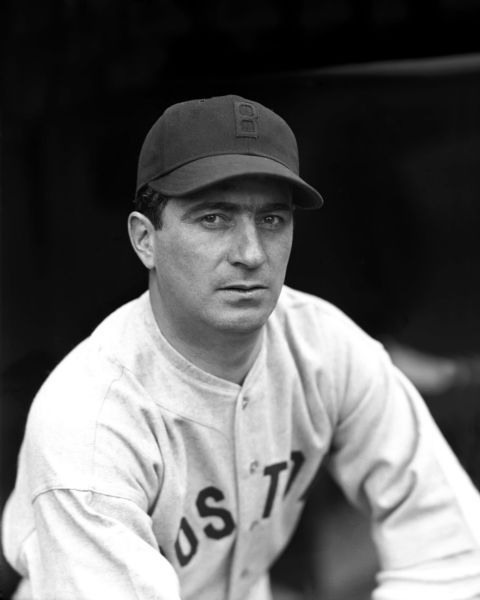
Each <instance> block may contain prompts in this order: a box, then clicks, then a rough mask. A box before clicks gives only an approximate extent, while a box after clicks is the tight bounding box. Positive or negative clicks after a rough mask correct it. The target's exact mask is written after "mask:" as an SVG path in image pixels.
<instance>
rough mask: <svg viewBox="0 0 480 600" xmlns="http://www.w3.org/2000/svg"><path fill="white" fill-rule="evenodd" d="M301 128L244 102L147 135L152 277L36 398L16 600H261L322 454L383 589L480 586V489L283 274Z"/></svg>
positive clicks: (325, 306)
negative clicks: (358, 520) (365, 524)
mask: <svg viewBox="0 0 480 600" xmlns="http://www.w3.org/2000/svg"><path fill="white" fill-rule="evenodd" d="M321 204H322V199H321V197H320V195H319V194H318V192H316V191H315V190H314V189H313V188H312V187H310V186H309V185H308V184H307V183H305V182H304V181H303V180H302V179H301V178H300V177H299V175H298V154H297V146H296V142H295V138H294V135H293V133H292V132H291V130H290V129H289V127H288V125H287V124H286V123H285V122H284V121H283V120H282V119H281V118H280V117H279V116H277V115H276V114H275V113H273V112H272V111H270V110H269V109H267V108H265V107H263V106H261V105H260V104H258V103H256V102H252V101H250V100H245V99H243V98H240V97H237V96H225V97H220V98H211V99H208V100H195V101H191V102H185V103H181V104H177V105H174V106H172V107H170V108H169V109H168V110H167V111H166V112H165V113H164V114H163V115H162V116H161V117H160V119H159V120H158V121H157V122H156V123H155V124H154V126H153V127H152V129H151V130H150V132H149V133H148V135H147V137H146V140H145V142H144V145H143V148H142V151H141V154H140V160H139V167H138V187H137V200H136V209H137V210H135V211H134V212H132V214H131V215H130V217H129V234H130V239H131V242H132V245H133V248H134V250H135V252H136V253H137V255H138V256H139V258H140V260H141V261H142V263H143V264H144V265H145V267H146V268H147V269H148V273H149V289H148V292H146V293H145V294H143V295H142V296H141V297H140V298H138V299H136V300H134V301H132V302H130V303H128V304H127V305H125V306H123V307H121V308H120V309H118V310H117V311H116V312H114V313H113V314H112V315H110V316H109V317H108V318H107V319H106V320H105V321H104V322H103V323H101V324H100V326H99V327H98V328H97V329H96V330H95V331H94V332H93V334H92V335H91V336H90V337H89V338H88V339H86V340H85V341H84V342H82V343H81V344H80V345H79V346H78V347H77V348H75V349H74V350H73V351H72V352H71V353H70V355H69V356H67V357H66V358H65V359H64V360H63V361H62V363H61V364H60V365H59V366H58V367H57V368H56V370H55V371H54V372H53V373H52V374H51V375H50V377H49V378H48V379H47V381H46V382H45V384H44V386H43V387H42V388H41V390H40V392H39V394H38V395H37V397H36V399H35V401H34V402H33V405H32V408H31V412H30V416H29V419H28V424H27V429H26V434H25V439H24V442H23V445H22V450H21V454H20V459H19V469H18V477H17V482H16V487H15V490H14V492H13V494H12V496H11V498H10V500H9V503H8V504H7V508H6V512H5V516H4V536H3V541H4V547H5V554H6V557H7V559H8V560H9V562H10V563H11V565H12V566H13V567H14V568H15V569H16V570H17V571H18V572H19V573H20V574H21V576H22V580H21V583H20V585H19V587H18V589H17V592H16V595H15V598H16V599H27V598H28V599H30V598H35V599H37V598H38V599H45V600H53V599H58V600H67V599H72V600H73V599H75V600H79V599H97V598H98V599H104V598H115V599H116V600H123V599H125V600H127V599H129V600H130V599H132V600H133V599H135V600H139V599H142V600H144V599H147V598H148V599H156V600H178V599H179V598H182V599H183V600H190V599H192V600H193V599H194V600H227V599H228V600H267V599H268V598H270V592H269V582H268V571H269V567H270V566H271V564H272V562H273V561H274V559H275V558H276V557H277V556H278V554H279V553H280V552H281V550H282V548H283V547H284V546H285V544H286V542H287V540H288V538H289V536H290V535H291V533H292V532H293V530H294V528H295V525H296V523H297V520H298V518H299V516H300V513H301V511H302V507H303V503H304V500H305V496H306V492H307V490H308V487H309V485H310V483H311V481H312V479H313V478H314V475H315V473H316V471H317V470H318V467H319V465H320V464H321V462H322V461H323V460H327V461H328V463H329V465H330V468H331V470H332V473H333V474H334V476H335V477H336V479H337V480H338V482H339V483H340V485H341V486H342V487H343V489H344V491H345V493H346V494H347V496H348V498H349V499H350V500H351V501H352V502H353V503H355V504H356V505H358V506H359V507H361V508H362V509H364V510H365V511H367V512H368V514H369V515H370V518H371V522H372V532H373V537H374V540H375V543H376V546H377V549H378V553H379V557H380V562H381V572H380V573H379V579H378V582H379V586H378V588H377V590H376V591H375V595H374V597H375V598H376V599H378V600H380V599H381V600H394V599H397V598H402V599H406V598H408V599H409V600H411V599H421V600H428V599H432V600H433V599H435V600H439V599H449V600H454V599H460V598H462V599H467V598H470V599H471V598H480V517H479V515H480V499H479V495H478V493H477V491H476V490H475V488H474V486H473V485H472V483H471V482H470V480H469V479H468V477H467V476H466V474H465V473H464V472H463V470H462V469H461V467H460V466H459V464H458V462H457V461H456V459H455V457H454V456H453V454H452V453H451V451H450V450H449V448H448V447H447V445H446V443H445V442H444V440H443V438H442V437H441V435H440V434H439V432H438V430H437V428H436V427H435V425H434V423H433V421H432V419H431V417H430V416H429V414H428V412H427V410H426V408H425V406H424V405H423V403H422V400H421V399H420V397H419V396H418V394H417V392H416V391H415V389H414V388H413V387H412V386H411V384H410V383H409V382H408V381H407V380H406V379H405V378H404V377H403V376H402V375H401V374H400V373H399V372H398V371H397V370H396V369H395V368H394V367H393V366H392V364H391V362H390V360H389V358H388V356H387V354H386V352H385V351H384V350H383V348H382V347H381V346H380V344H379V343H377V342H375V341H373V340H372V339H371V338H369V337H368V336H367V335H366V334H365V333H364V332H363V331H361V330H360V329H359V328H358V327H357V326H355V325H354V324H353V323H352V322H351V321H350V320H349V319H348V318H347V317H346V316H345V315H344V314H342V313H341V312H340V311H339V310H338V309H336V308H335V307H333V306H332V305H330V304H329V303H327V302H325V301H323V300H321V299H318V298H314V297H312V296H309V295H307V294H304V293H300V292H297V291H294V290H292V289H289V288H287V287H285V286H283V280H284V276H285V270H286V267H287V262H288V258H289V253H290V248H291V244H292V234H293V211H294V209H295V208H296V207H299V208H314V207H318V206H320V205H321Z"/></svg>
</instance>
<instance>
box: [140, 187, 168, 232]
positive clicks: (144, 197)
mask: <svg viewBox="0 0 480 600" xmlns="http://www.w3.org/2000/svg"><path fill="white" fill-rule="evenodd" d="M167 202H168V198H167V197H166V196H163V195H162V194H161V193H160V192H157V191H156V190H154V189H153V188H151V187H150V186H149V185H146V186H144V187H143V188H141V189H140V190H139V191H138V192H137V195H136V196H135V199H134V201H133V205H134V207H135V210H138V212H141V213H142V215H145V216H146V217H147V218H148V219H149V220H150V222H151V223H152V225H153V226H154V227H155V229H161V227H162V213H163V210H164V208H165V205H166V203H167Z"/></svg>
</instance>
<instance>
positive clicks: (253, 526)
mask: <svg viewBox="0 0 480 600" xmlns="http://www.w3.org/2000/svg"><path fill="white" fill-rule="evenodd" d="M257 527H258V521H252V523H251V525H250V531H253V530H254V529H256V528H257Z"/></svg>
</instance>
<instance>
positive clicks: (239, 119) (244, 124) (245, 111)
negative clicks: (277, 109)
mask: <svg viewBox="0 0 480 600" xmlns="http://www.w3.org/2000/svg"><path fill="white" fill-rule="evenodd" d="M257 119H258V112H257V108H256V106H254V105H253V104H251V103H250V102H244V101H239V100H236V101H235V132H236V136H237V137H251V138H256V137H258V123H257Z"/></svg>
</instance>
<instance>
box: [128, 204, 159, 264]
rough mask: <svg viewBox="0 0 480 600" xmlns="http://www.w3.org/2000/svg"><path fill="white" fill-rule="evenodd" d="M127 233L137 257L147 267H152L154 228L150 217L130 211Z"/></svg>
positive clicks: (153, 262) (153, 260)
mask: <svg viewBox="0 0 480 600" xmlns="http://www.w3.org/2000/svg"><path fill="white" fill-rule="evenodd" d="M128 235H129V237H130V242H131V243H132V246H133V249H134V250H135V253H136V254H137V256H138V258H139V259H140V260H141V261H142V263H143V264H144V265H145V266H146V267H147V269H153V267H154V266H155V254H154V235H155V228H154V226H153V224H152V222H151V221H150V219H149V218H148V217H146V216H145V215H142V213H140V212H137V211H134V212H132V213H130V214H129V215H128Z"/></svg>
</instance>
